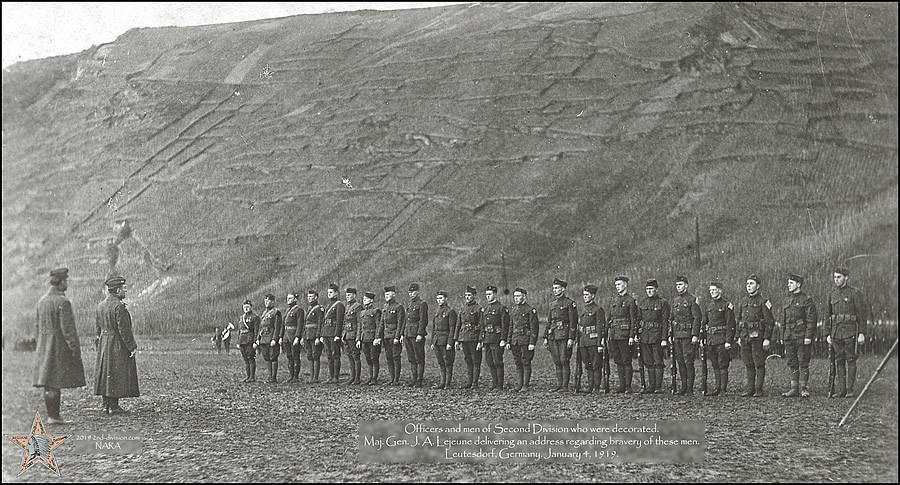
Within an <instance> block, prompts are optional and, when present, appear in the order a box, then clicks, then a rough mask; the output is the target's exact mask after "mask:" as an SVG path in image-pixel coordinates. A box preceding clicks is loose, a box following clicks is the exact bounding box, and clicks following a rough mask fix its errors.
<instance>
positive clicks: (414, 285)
mask: <svg viewBox="0 0 900 485" xmlns="http://www.w3.org/2000/svg"><path fill="white" fill-rule="evenodd" d="M409 291H419V284H418V283H410V285H409Z"/></svg>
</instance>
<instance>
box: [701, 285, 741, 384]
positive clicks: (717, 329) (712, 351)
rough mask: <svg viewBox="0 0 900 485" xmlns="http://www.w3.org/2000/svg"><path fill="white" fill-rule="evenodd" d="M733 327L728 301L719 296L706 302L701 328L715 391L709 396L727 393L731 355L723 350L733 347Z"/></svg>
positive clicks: (730, 304) (731, 307)
mask: <svg viewBox="0 0 900 485" xmlns="http://www.w3.org/2000/svg"><path fill="white" fill-rule="evenodd" d="M735 326H736V324H735V318H734V305H733V304H732V303H731V302H730V301H728V300H726V299H725V298H723V297H721V296H720V297H719V298H716V299H714V300H710V301H709V302H707V304H706V308H705V309H704V311H703V321H702V322H701V327H702V329H704V330H705V332H706V348H707V351H708V358H709V359H710V360H711V361H712V367H713V372H714V373H715V378H716V389H715V390H714V391H712V392H710V393H709V395H710V396H718V395H720V394H722V395H724V394H725V393H726V392H727V391H728V366H729V364H730V363H731V353H730V352H728V350H727V349H725V344H726V343H727V344H728V346H729V347H731V346H732V345H734V334H735Z"/></svg>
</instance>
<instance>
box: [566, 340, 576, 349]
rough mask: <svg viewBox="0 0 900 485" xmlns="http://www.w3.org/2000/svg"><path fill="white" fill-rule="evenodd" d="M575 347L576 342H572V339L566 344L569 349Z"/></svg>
mask: <svg viewBox="0 0 900 485" xmlns="http://www.w3.org/2000/svg"><path fill="white" fill-rule="evenodd" d="M573 345H575V341H574V340H572V339H569V340H568V341H567V342H566V347H568V348H570V349H571V348H572V346H573Z"/></svg>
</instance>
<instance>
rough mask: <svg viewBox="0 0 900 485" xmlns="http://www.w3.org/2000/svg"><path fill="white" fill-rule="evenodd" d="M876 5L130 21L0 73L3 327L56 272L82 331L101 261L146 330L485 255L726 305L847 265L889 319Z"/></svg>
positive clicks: (891, 88) (516, 8)
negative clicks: (675, 290)
mask: <svg viewBox="0 0 900 485" xmlns="http://www.w3.org/2000/svg"><path fill="white" fill-rule="evenodd" d="M897 13H898V12H897V5H896V4H886V5H881V4H871V5H859V4H852V5H847V4H824V5H760V4H687V5H683V4H651V5H647V4H629V5H616V4H597V5H592V4H504V5H471V6H470V5H462V6H453V7H443V8H433V9H422V10H406V11H397V12H372V11H364V12H353V13H336V14H326V15H308V16H296V17H289V18H283V19H275V20H265V21H255V22H247V23H239V24H228V25H215V26H205V27H190V28H155V29H137V30H131V31H129V32H127V33H126V34H124V35H122V36H121V37H120V38H119V39H117V40H116V41H115V42H113V43H111V44H105V45H102V46H99V47H96V48H93V49H90V50H88V51H85V52H82V53H80V54H77V55H72V56H66V57H59V58H51V59H46V60H40V61H31V62H25V63H20V64H16V65H14V66H12V67H10V68H9V69H7V70H4V72H3V119H2V121H3V153H2V154H3V261H4V265H3V308H4V310H3V324H4V325H3V333H4V336H9V335H11V334H17V333H21V332H24V330H23V329H25V328H28V326H29V325H30V323H29V322H30V320H31V319H32V318H33V314H34V311H33V308H32V303H33V302H35V301H36V300H37V298H38V297H39V296H40V294H41V293H42V292H43V291H44V288H45V281H44V280H45V279H46V278H45V276H44V275H46V272H47V271H48V270H49V269H50V268H51V267H53V266H55V265H57V264H66V265H67V266H68V267H69V268H70V269H71V273H72V275H73V277H72V279H71V281H70V291H69V294H70V297H71V298H72V299H73V302H74V304H75V307H76V316H78V317H79V320H81V324H82V325H83V328H84V329H87V328H89V327H90V326H91V325H92V320H93V319H92V313H91V312H92V308H93V307H94V305H95V304H96V302H97V301H98V299H99V298H100V284H101V282H102V280H103V278H104V276H105V275H106V274H107V273H108V272H110V271H117V272H121V273H122V274H124V275H126V276H127V277H128V278H129V280H130V281H131V282H132V283H133V290H132V295H131V298H130V299H129V301H130V306H131V308H132V313H133V314H135V315H136V321H139V322H142V324H141V325H140V327H141V329H142V330H144V331H151V332H162V331H174V330H175V329H178V330H180V331H194V330H199V329H205V328H207V327H208V326H212V325H214V324H221V322H222V321H224V320H225V319H227V318H233V317H234V315H235V314H236V313H237V312H239V302H240V301H242V300H243V299H244V298H247V297H251V298H253V299H254V300H255V301H259V302H260V303H261V295H262V294H263V293H265V292H268V291H272V292H274V293H276V294H277V295H278V298H279V300H282V299H283V298H284V294H285V293H286V292H287V291H289V290H294V289H296V290H303V289H305V288H307V287H318V288H324V285H325V284H326V283H327V282H330V281H337V282H339V283H340V284H341V285H342V286H346V285H354V286H358V287H360V288H373V289H380V287H381V286H382V285H384V284H397V285H399V286H403V285H405V284H406V283H408V282H411V281H418V282H421V283H422V284H423V285H424V290H425V291H424V292H425V294H426V295H427V297H428V298H429V299H430V298H431V295H432V294H433V291H435V290H437V289H438V287H442V288H446V289H449V290H453V291H456V290H459V292H460V293H461V291H462V288H463V287H464V285H465V284H467V283H469V284H475V285H477V286H479V287H483V286H485V285H486V284H490V283H495V284H499V285H501V287H502V285H503V283H502V280H503V274H502V273H503V266H504V265H503V264H502V261H505V268H506V284H507V285H509V287H513V286H517V285H523V286H528V287H529V288H532V289H533V290H543V289H545V288H547V287H548V286H549V282H550V281H551V280H552V278H553V277H557V276H558V277H563V278H567V279H568V280H569V281H570V282H571V283H572V284H573V287H575V286H580V283H582V282H588V281H590V282H599V283H601V284H602V285H604V286H603V287H604V288H605V291H608V292H609V293H612V289H611V286H612V285H611V278H612V276H613V275H614V274H617V273H626V274H629V275H631V276H632V277H634V278H636V279H643V278H647V277H659V278H660V279H661V281H662V282H663V284H664V286H666V289H667V290H668V288H669V287H670V286H671V281H672V277H673V276H674V275H675V274H676V273H682V272H684V273H687V274H689V275H691V277H692V279H693V280H694V281H698V282H700V281H704V280H705V281H708V280H709V279H710V278H721V279H723V280H724V281H725V282H726V284H728V285H729V288H730V290H729V291H730V294H731V295H732V296H734V297H736V296H737V295H738V294H739V293H738V292H739V291H741V288H742V284H743V279H744V277H745V276H746V275H747V274H749V273H750V272H758V273H760V274H761V275H762V276H763V278H764V279H765V281H766V282H767V283H766V285H765V288H766V290H767V291H768V292H770V293H771V294H773V295H776V297H775V299H776V300H778V298H780V296H778V295H780V294H781V293H782V291H783V290H782V288H783V280H784V277H785V275H786V274H787V273H788V272H789V271H800V272H802V273H805V274H807V275H809V276H808V277H809V283H808V284H807V286H808V287H809V292H810V293H811V294H812V295H813V296H814V297H815V298H817V299H819V300H821V299H822V298H824V295H825V290H826V288H827V285H829V284H830V269H831V268H832V266H833V265H834V264H837V263H839V262H846V264H847V265H848V266H849V267H850V268H851V270H852V272H853V276H854V280H853V281H854V283H856V284H859V285H860V286H863V287H865V288H867V289H870V290H872V298H873V304H874V307H875V309H876V311H878V312H882V311H885V312H888V313H889V314H891V315H894V316H896V312H897V291H898V281H897V264H898V259H897V254H898V250H897V239H898V238H897V231H898V227H897V218H898V216H897V214H898V212H897V201H898V178H897V172H898V169H897V161H898V160H897V38H898V37H897V35H898V30H897ZM695 217H696V218H697V220H698V221H699V225H700V253H701V263H700V265H699V266H698V265H697V263H696V262H695V251H696V247H695V246H694V231H695ZM501 254H502V256H501ZM635 290H637V291H640V288H639V285H638V288H635ZM696 290H697V293H699V294H702V293H703V288H702V286H700V287H698V288H696ZM545 293H547V292H543V291H535V292H533V297H532V303H536V304H539V305H540V304H542V303H544V302H545V301H546V299H547V298H548V296H547V295H546V294H545ZM576 294H577V293H576Z"/></svg>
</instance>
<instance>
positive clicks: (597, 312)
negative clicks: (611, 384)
mask: <svg viewBox="0 0 900 485" xmlns="http://www.w3.org/2000/svg"><path fill="white" fill-rule="evenodd" d="M582 298H583V299H584V306H583V307H582V308H581V314H580V315H578V335H577V336H576V339H577V342H576V346H577V351H578V353H579V355H580V356H581V359H580V360H581V363H580V364H578V365H579V366H581V365H583V366H584V367H585V369H586V373H587V376H586V379H587V390H586V391H585V392H586V393H588V394H590V393H592V392H594V391H595V390H597V391H599V390H600V385H601V381H602V379H603V360H602V359H601V357H602V356H603V353H602V352H603V346H604V345H605V344H606V332H607V325H606V313H605V312H604V310H603V307H601V306H599V305H597V303H596V302H595V301H594V300H595V299H596V298H597V287H596V286H595V285H585V287H584V290H583V291H582ZM576 372H578V373H581V368H580V367H579V368H578V369H576ZM575 392H581V389H578V388H577V387H576V389H575Z"/></svg>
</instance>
